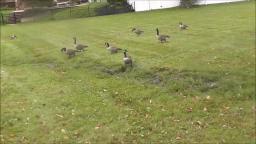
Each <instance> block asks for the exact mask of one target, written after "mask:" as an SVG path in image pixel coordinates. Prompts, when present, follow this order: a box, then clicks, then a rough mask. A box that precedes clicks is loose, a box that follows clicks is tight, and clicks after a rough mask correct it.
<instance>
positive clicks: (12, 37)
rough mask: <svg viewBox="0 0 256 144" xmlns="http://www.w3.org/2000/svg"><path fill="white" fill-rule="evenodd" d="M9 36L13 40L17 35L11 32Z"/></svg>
mask: <svg viewBox="0 0 256 144" xmlns="http://www.w3.org/2000/svg"><path fill="white" fill-rule="evenodd" d="M9 38H10V40H14V39H16V38H17V36H16V35H14V34H13V35H10V36H9Z"/></svg>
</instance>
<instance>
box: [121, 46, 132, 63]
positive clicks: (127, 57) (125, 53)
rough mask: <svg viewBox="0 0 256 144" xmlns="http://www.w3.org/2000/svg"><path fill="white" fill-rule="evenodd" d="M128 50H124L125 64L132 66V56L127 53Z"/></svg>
mask: <svg viewBox="0 0 256 144" xmlns="http://www.w3.org/2000/svg"><path fill="white" fill-rule="evenodd" d="M127 52H128V51H127V50H125V51H124V57H123V61H124V65H125V66H126V65H130V66H131V67H132V58H131V57H130V56H128V55H127Z"/></svg>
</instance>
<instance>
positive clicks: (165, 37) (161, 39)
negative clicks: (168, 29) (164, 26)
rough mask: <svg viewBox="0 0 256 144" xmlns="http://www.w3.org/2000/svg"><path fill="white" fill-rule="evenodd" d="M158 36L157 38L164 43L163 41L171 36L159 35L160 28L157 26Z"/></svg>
mask: <svg viewBox="0 0 256 144" xmlns="http://www.w3.org/2000/svg"><path fill="white" fill-rule="evenodd" d="M156 37H157V39H158V40H159V41H160V42H161V43H162V42H167V39H169V38H170V36H169V35H159V29H158V28H156Z"/></svg>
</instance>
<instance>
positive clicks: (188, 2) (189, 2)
mask: <svg viewBox="0 0 256 144" xmlns="http://www.w3.org/2000/svg"><path fill="white" fill-rule="evenodd" d="M197 1H198V0H181V1H180V6H181V7H184V8H191V7H192V6H193V5H194V4H195V3H196V2H197Z"/></svg>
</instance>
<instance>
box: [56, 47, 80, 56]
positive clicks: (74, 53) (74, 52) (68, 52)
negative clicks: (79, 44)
mask: <svg viewBox="0 0 256 144" xmlns="http://www.w3.org/2000/svg"><path fill="white" fill-rule="evenodd" d="M60 51H61V52H65V53H66V54H67V55H68V58H71V57H74V56H75V55H76V52H78V50H73V49H67V48H62V49H61V50H60Z"/></svg>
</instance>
